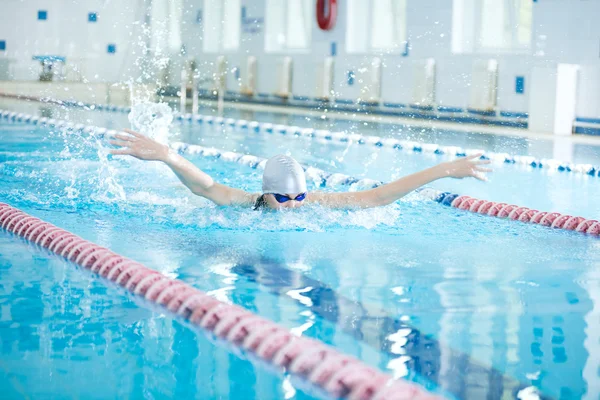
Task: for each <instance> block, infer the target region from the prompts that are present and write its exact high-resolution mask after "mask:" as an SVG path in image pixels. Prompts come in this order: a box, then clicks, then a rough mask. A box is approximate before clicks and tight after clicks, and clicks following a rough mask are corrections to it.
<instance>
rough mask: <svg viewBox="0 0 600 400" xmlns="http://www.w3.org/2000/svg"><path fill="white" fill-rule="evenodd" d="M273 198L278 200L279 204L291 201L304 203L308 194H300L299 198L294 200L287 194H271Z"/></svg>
mask: <svg viewBox="0 0 600 400" xmlns="http://www.w3.org/2000/svg"><path fill="white" fill-rule="evenodd" d="M271 194H272V195H273V196H275V200H277V202H278V203H285V202H288V201H290V200H296V201H302V200H304V199H305V198H306V192H304V193H300V194H299V195H298V196H296V197H294V198H293V199H292V198H291V197H290V196H288V195H285V194H279V193H271Z"/></svg>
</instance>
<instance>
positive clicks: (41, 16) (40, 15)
mask: <svg viewBox="0 0 600 400" xmlns="http://www.w3.org/2000/svg"><path fill="white" fill-rule="evenodd" d="M47 19H48V11H46V10H39V11H38V20H40V21H45V20H47Z"/></svg>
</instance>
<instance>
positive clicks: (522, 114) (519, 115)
mask: <svg viewBox="0 0 600 400" xmlns="http://www.w3.org/2000/svg"><path fill="white" fill-rule="evenodd" d="M500 116H501V117H505V118H529V114H528V113H526V112H519V111H500Z"/></svg>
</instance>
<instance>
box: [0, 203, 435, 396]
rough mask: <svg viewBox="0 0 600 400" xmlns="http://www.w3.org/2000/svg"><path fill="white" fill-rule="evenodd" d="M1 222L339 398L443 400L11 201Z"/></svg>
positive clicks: (0, 208) (1, 210) (1, 211)
mask: <svg viewBox="0 0 600 400" xmlns="http://www.w3.org/2000/svg"><path fill="white" fill-rule="evenodd" d="M0 227H1V228H2V229H3V230H5V231H8V232H11V233H13V234H15V235H17V236H20V237H22V238H24V239H26V240H27V241H29V242H31V243H34V244H36V245H39V246H41V247H43V248H46V249H47V250H49V251H50V252H52V253H54V254H56V255H59V256H61V257H64V258H66V259H67V260H69V261H71V262H73V263H75V264H77V265H79V266H80V267H82V268H85V269H87V270H89V271H91V272H93V273H95V274H98V275H99V276H101V277H102V278H105V279H108V280H109V281H111V282H113V283H115V284H117V285H119V286H121V287H122V288H124V289H125V290H127V291H129V292H131V293H133V294H135V295H137V296H140V297H142V298H144V299H145V300H147V301H149V302H151V303H154V304H156V305H158V306H161V307H162V308H164V309H166V310H168V311H169V312H171V313H172V314H175V315H176V316H178V317H180V318H182V319H184V320H186V321H188V322H189V323H190V324H191V325H194V326H196V327H199V328H201V329H203V330H204V331H208V332H211V333H212V334H214V335H215V336H216V337H218V338H220V339H222V340H224V341H226V342H228V343H229V344H231V345H232V346H235V347H238V348H241V349H242V350H244V351H247V352H250V353H252V354H253V355H254V356H256V357H257V358H259V359H260V360H262V361H264V362H267V363H269V364H271V365H273V366H275V367H276V368H278V369H279V370H281V371H285V372H287V373H290V374H292V375H295V376H297V377H300V378H302V379H304V380H307V381H308V382H310V383H311V384H312V385H314V386H316V387H317V388H319V389H321V390H323V391H325V392H326V393H327V394H328V395H330V396H332V397H333V398H340V397H344V398H348V399H360V400H384V399H389V400H407V399H419V400H425V399H438V398H439V397H438V396H437V395H434V394H431V393H429V392H427V391H426V390H424V389H422V388H421V387H419V386H417V385H416V384H414V383H411V382H408V381H404V380H393V379H392V378H391V377H390V376H389V375H387V374H385V373H383V372H382V371H380V370H378V369H375V368H372V367H369V366H367V365H366V364H364V363H362V362H361V361H360V360H358V359H356V358H354V357H351V356H348V355H345V354H342V353H340V352H338V351H337V350H334V349H333V348H331V347H329V346H327V345H325V344H324V343H321V342H319V341H317V340H313V339H308V338H305V337H298V336H295V335H293V334H292V333H291V332H290V331H289V330H288V329H286V328H284V327H282V326H279V325H277V324H275V323H274V322H272V321H269V320H267V319H265V318H262V317H260V316H258V315H256V314H254V313H252V312H250V311H248V310H246V309H244V308H241V307H238V306H235V305H231V304H226V303H223V302H221V301H219V300H217V299H215V298H213V297H211V296H209V295H207V294H206V293H203V292H202V291H200V290H198V289H196V288H194V287H192V286H190V285H187V284H185V283H183V282H181V281H178V280H174V279H170V278H167V277H166V276H164V275H163V274H161V273H160V272H158V271H155V270H152V269H150V268H148V267H145V266H144V265H142V264H140V263H138V262H136V261H133V260H130V259H128V258H126V257H123V256H120V255H119V254H116V253H114V252H113V251H111V250H109V249H107V248H104V247H101V246H99V245H97V244H94V243H92V242H89V241H87V240H85V239H82V238H80V237H78V236H77V235H74V234H72V233H70V232H68V231H66V230H64V229H61V228H59V227H57V226H55V225H52V224H50V223H48V222H44V221H42V220H41V219H39V218H36V217H33V216H31V215H28V214H26V213H24V212H22V211H20V210H18V209H17V208H14V207H12V206H10V205H8V204H4V203H0Z"/></svg>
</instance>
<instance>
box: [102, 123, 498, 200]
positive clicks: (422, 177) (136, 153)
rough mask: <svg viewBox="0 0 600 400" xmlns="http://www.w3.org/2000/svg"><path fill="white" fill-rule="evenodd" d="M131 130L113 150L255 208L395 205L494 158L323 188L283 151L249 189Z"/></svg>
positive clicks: (211, 194) (203, 191)
mask: <svg viewBox="0 0 600 400" xmlns="http://www.w3.org/2000/svg"><path fill="white" fill-rule="evenodd" d="M125 132H127V133H128V135H124V134H121V133H118V134H116V135H115V139H117V140H111V141H110V143H111V144H112V145H115V146H118V147H119V148H118V149H114V150H111V154H114V155H129V156H132V157H135V158H137V159H140V160H146V161H160V162H163V163H164V164H166V165H167V166H168V167H169V168H171V170H172V171H173V172H174V173H175V175H177V177H178V178H179V180H180V181H181V182H182V183H183V184H184V185H185V186H187V188H188V189H190V190H191V191H192V193H194V194H196V195H198V196H202V197H204V198H207V199H208V200H211V201H212V202H213V203H215V204H217V205H220V206H244V207H253V208H254V209H255V210H256V209H275V210H279V209H282V208H297V207H301V206H303V205H306V204H320V205H321V206H324V207H329V208H371V207H380V206H385V205H388V204H391V203H393V202H395V201H396V200H398V199H400V198H402V197H404V196H406V195H407V194H408V193H410V192H412V191H413V190H415V189H418V188H420V187H422V186H424V185H427V184H429V183H431V182H433V181H436V180H438V179H441V178H446V177H449V178H456V179H462V178H469V177H472V178H476V179H479V180H483V181H485V180H487V178H486V176H485V173H487V172H491V169H489V168H486V167H484V165H485V164H489V163H490V160H481V159H480V156H481V154H476V155H472V156H469V157H462V158H458V159H456V160H453V161H448V162H444V163H441V164H438V165H436V166H434V167H431V168H428V169H425V170H423V171H420V172H417V173H414V174H412V175H408V176H405V177H403V178H400V179H397V180H395V181H393V182H390V183H387V184H385V185H381V186H378V187H376V188H374V189H369V190H364V191H358V192H344V193H322V192H310V193H309V192H308V190H307V188H306V178H305V177H304V170H303V169H302V167H301V166H300V164H298V162H297V161H296V160H294V159H293V158H291V157H288V156H284V155H277V156H274V157H272V158H270V159H269V160H268V161H267V163H266V165H265V170H264V172H263V182H262V193H260V194H259V193H248V192H245V191H243V190H240V189H236V188H232V187H229V186H226V185H222V184H220V183H218V182H215V181H214V180H213V179H212V178H211V177H210V176H209V175H207V174H206V173H204V172H203V171H201V170H200V169H199V168H198V167H196V166H195V165H194V164H192V163H191V162H190V161H188V160H187V159H185V158H184V157H182V156H180V155H179V154H177V153H176V152H175V151H173V150H171V149H170V148H169V147H168V146H166V145H164V144H161V143H158V142H156V141H154V140H152V139H151V138H149V137H147V136H144V135H142V134H141V133H138V132H134V131H132V130H128V129H126V130H125Z"/></svg>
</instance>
